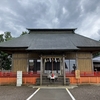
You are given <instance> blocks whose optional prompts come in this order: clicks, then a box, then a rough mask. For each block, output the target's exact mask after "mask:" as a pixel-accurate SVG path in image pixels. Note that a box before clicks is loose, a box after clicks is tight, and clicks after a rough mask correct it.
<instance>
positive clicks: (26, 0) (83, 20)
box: [0, 0, 100, 40]
mask: <svg viewBox="0 0 100 100" xmlns="http://www.w3.org/2000/svg"><path fill="white" fill-rule="evenodd" d="M99 5H100V0H92V1H91V0H73V1H70V0H10V1H9V0H3V1H0V32H1V33H2V32H4V31H10V32H11V33H12V35H13V36H19V35H20V34H21V32H22V31H25V30H26V28H27V27H28V28H78V29H77V30H76V33H78V34H82V35H84V36H87V37H90V38H93V39H96V40H99V39H100V34H99V30H100V29H99V26H100V7H99Z"/></svg>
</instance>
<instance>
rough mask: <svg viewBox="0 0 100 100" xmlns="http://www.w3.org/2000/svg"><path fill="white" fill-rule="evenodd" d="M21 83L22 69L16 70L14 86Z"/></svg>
mask: <svg viewBox="0 0 100 100" xmlns="http://www.w3.org/2000/svg"><path fill="white" fill-rule="evenodd" d="M21 85H22V71H17V84H16V86H21Z"/></svg>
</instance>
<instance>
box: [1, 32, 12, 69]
mask: <svg viewBox="0 0 100 100" xmlns="http://www.w3.org/2000/svg"><path fill="white" fill-rule="evenodd" d="M10 39H12V36H11V32H4V34H0V42H5V41H8V40H10ZM11 59H12V57H11V55H9V54H7V53H5V52H3V51H0V69H2V68H3V69H5V70H10V69H11Z"/></svg>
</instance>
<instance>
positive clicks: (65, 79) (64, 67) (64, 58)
mask: <svg viewBox="0 0 100 100" xmlns="http://www.w3.org/2000/svg"><path fill="white" fill-rule="evenodd" d="M63 75H64V85H66V75H65V57H64V56H63Z"/></svg>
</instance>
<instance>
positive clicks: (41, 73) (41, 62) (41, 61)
mask: <svg viewBox="0 0 100 100" xmlns="http://www.w3.org/2000/svg"><path fill="white" fill-rule="evenodd" d="M42 60H43V58H42V56H41V64H40V85H42V70H43V68H42V65H43V61H42Z"/></svg>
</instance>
